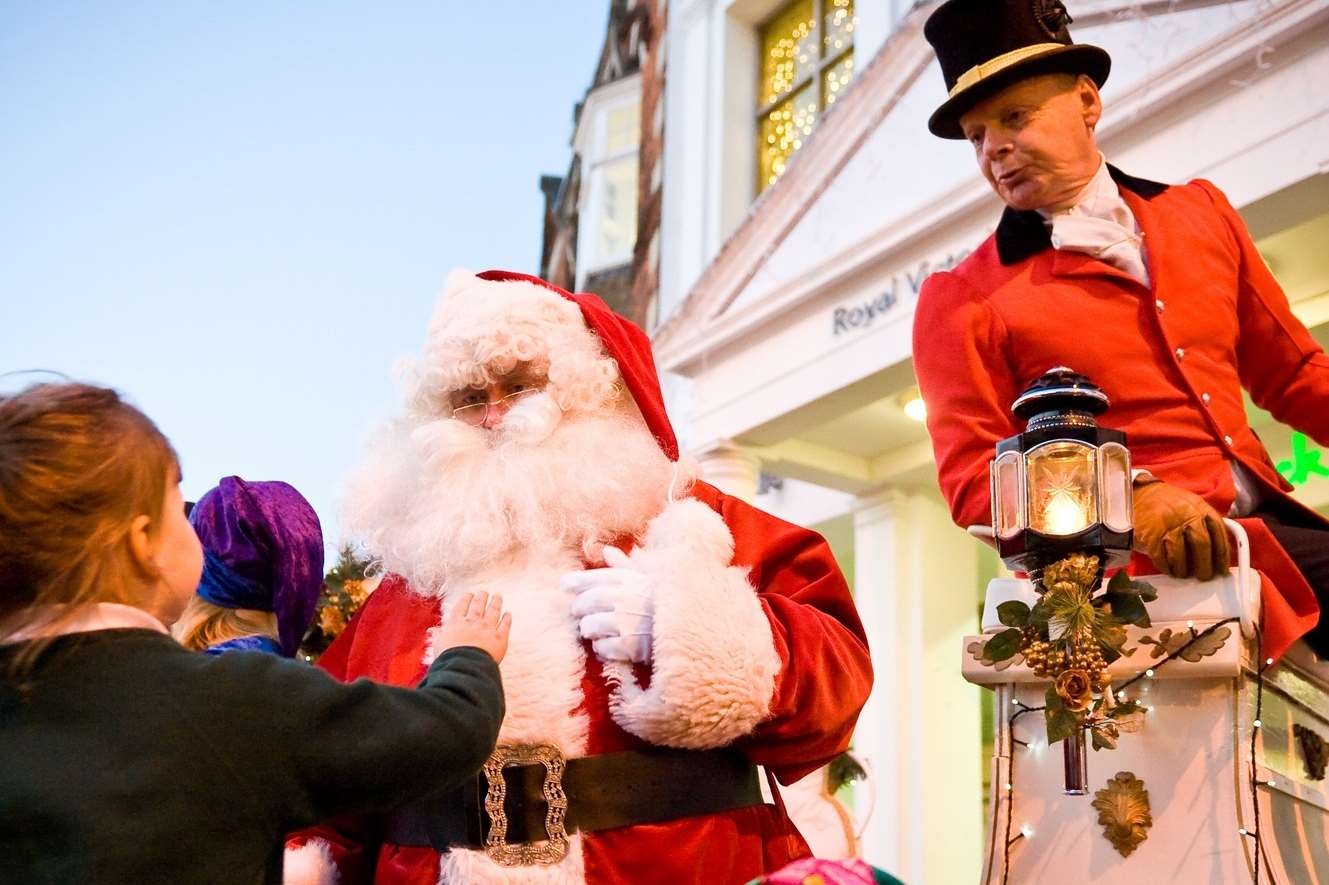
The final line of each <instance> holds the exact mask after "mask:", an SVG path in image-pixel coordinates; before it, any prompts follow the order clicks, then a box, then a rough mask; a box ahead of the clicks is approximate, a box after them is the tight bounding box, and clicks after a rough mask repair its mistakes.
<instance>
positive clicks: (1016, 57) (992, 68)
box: [946, 43, 1066, 99]
mask: <svg viewBox="0 0 1329 885" xmlns="http://www.w3.org/2000/svg"><path fill="white" fill-rule="evenodd" d="M1065 48H1066V44H1065V43H1035V44H1033V45H1032V46H1021V47H1020V48H1019V49H1012V50H1011V51H1010V52H1004V53H1002V54H1001V55H999V56H997V57H996V58H992V59H988V60H987V61H985V62H982V63H981V64H976V65H974V66H973V67H972V68H970V69H969V70H967V71H965V72H964V73H963V74H961V75H960V76H959V77H958V78H956V81H955V86H953V87H952V88H951V91H950V92H949V93H948V94H947V96H946V97H947V98H948V99H950V98H955V96H957V95H959V94H960V93H961V92H964V91H965V90H966V89H968V88H969V87H971V86H974V85H975V84H977V83H979V82H980V81H982V80H985V79H986V78H988V77H991V76H992V75H993V74H996V73H998V72H999V71H1004V70H1005V69H1006V68H1009V67H1010V66H1011V65H1013V64H1015V63H1016V62H1020V61H1024V60H1025V59H1026V58H1032V57H1033V56H1035V55H1042V54H1043V53H1045V52H1047V51H1049V50H1052V49H1065Z"/></svg>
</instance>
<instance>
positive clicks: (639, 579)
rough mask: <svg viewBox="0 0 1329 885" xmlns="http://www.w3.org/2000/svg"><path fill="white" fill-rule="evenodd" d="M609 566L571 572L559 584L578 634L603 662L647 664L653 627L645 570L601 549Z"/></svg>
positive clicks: (616, 552)
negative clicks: (573, 595) (567, 597)
mask: <svg viewBox="0 0 1329 885" xmlns="http://www.w3.org/2000/svg"><path fill="white" fill-rule="evenodd" d="M604 556H605V565H606V566H608V568H594V569H586V570H585V571H580V572H569V573H568V574H566V575H564V576H563V577H562V579H561V580H560V581H559V586H560V587H562V589H563V590H565V591H568V590H570V591H572V592H573V593H576V594H577V597H576V598H575V599H573V600H572V616H573V617H575V618H577V619H578V622H577V630H578V632H579V633H580V634H581V637H582V638H583V639H589V640H590V641H591V647H592V648H593V649H595V654H596V656H597V657H599V658H600V660H602V661H606V662H607V661H630V662H632V663H634V664H649V663H650V662H651V635H652V634H651V623H652V616H653V615H654V614H655V588H654V587H653V586H652V582H651V579H650V578H649V577H647V575H646V574H645V573H644V572H640V571H638V570H637V569H634V568H632V567H631V565H630V564H629V562H630V561H629V559H628V556H627V554H626V553H624V552H623V551H622V550H619V549H618V548H617V547H605V550H604Z"/></svg>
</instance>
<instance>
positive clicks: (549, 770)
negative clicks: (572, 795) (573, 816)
mask: <svg viewBox="0 0 1329 885" xmlns="http://www.w3.org/2000/svg"><path fill="white" fill-rule="evenodd" d="M566 761H567V760H565V759H564V758H563V754H562V753H560V752H559V751H558V748H557V747H555V746H552V745H550V744H513V745H510V746H503V747H498V748H496V749H495V750H494V752H493V753H492V754H491V755H490V757H489V758H488V759H487V760H485V767H484V773H485V780H486V781H487V782H488V783H489V789H488V790H486V791H485V813H486V814H488V815H489V821H490V823H489V835H488V836H487V837H486V838H485V854H487V855H489V858H490V860H492V861H494V862H495V863H498V864H501V865H503V866H505V867H515V866H526V865H528V864H541V865H546V864H554V863H558V862H559V861H560V860H562V859H563V858H565V857H567V854H568V831H567V829H565V827H564V821H565V819H566V818H567V813H568V796H567V793H565V792H563V768H564V765H565V764H566ZM536 764H539V765H543V766H544V767H545V776H544V783H543V784H541V788H540V789H541V792H542V793H543V794H544V799H545V802H546V803H547V804H548V810H547V811H546V812H545V833H546V834H547V835H548V836H549V838H548V839H546V840H544V841H541V842H518V843H516V844H508V841H507V835H508V816H507V813H506V812H505V811H504V810H503V800H504V799H505V798H507V795H508V785H507V782H506V781H504V780H503V769H505V768H512V767H514V766H518V765H536Z"/></svg>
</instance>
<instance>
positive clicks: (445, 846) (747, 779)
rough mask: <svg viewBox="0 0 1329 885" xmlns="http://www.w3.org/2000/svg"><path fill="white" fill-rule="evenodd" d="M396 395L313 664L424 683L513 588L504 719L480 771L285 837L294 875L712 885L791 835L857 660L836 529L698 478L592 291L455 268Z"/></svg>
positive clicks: (776, 861)
mask: <svg viewBox="0 0 1329 885" xmlns="http://www.w3.org/2000/svg"><path fill="white" fill-rule="evenodd" d="M406 386H407V393H406V400H405V408H404V410H403V412H402V414H401V415H400V416H399V417H398V418H397V419H396V420H394V421H393V422H392V423H391V424H390V425H389V426H388V427H387V428H385V429H384V430H383V431H381V432H380V433H379V434H378V435H377V436H376V437H375V438H374V439H373V441H372V444H371V447H370V453H369V456H368V458H367V459H366V461H365V463H364V464H363V466H362V468H361V469H360V471H359V472H358V474H357V475H356V476H355V478H354V479H353V481H352V484H351V488H350V494H349V497H348V508H347V513H346V524H347V528H348V530H349V531H350V532H351V533H352V534H353V535H354V536H356V537H358V538H360V539H362V540H363V541H364V542H365V543H366V545H367V547H368V548H369V550H370V551H371V552H372V553H373V554H374V555H375V556H377V557H378V558H380V559H381V561H382V563H383V567H384V569H385V570H386V571H387V572H388V576H387V577H386V578H385V579H384V581H383V583H382V584H381V585H380V586H379V588H378V590H376V591H375V593H374V594H373V596H371V597H370V600H369V602H368V603H366V605H365V607H364V609H363V610H362V611H361V612H360V614H359V615H358V616H357V617H356V618H355V620H353V621H352V622H351V624H350V625H349V626H348V627H347V628H346V630H345V632H344V633H343V634H342V636H341V637H339V638H338V640H337V641H336V642H335V643H334V644H333V645H332V647H331V648H329V650H328V651H327V652H326V653H325V655H324V656H323V657H322V658H321V659H320V661H319V664H320V666H322V667H324V668H325V669H327V670H328V671H329V672H330V673H332V674H333V675H334V676H336V677H338V678H340V679H343V680H352V679H356V678H358V677H362V676H364V677H368V678H370V679H373V680H376V681H380V682H386V683H391V684H395V685H414V684H415V683H416V682H417V681H418V680H419V679H420V677H421V675H422V674H423V673H424V670H425V667H426V665H427V664H428V663H429V661H431V660H433V658H434V656H435V654H436V651H437V650H436V649H435V648H434V647H433V645H434V643H433V641H432V637H431V634H432V632H433V630H434V628H436V627H437V626H438V625H439V624H440V623H441V622H442V621H445V620H446V619H447V618H448V616H449V609H450V604H451V602H452V601H453V600H454V599H455V598H456V597H457V596H459V595H460V594H461V593H463V592H487V593H491V594H502V596H503V598H504V601H505V605H506V608H507V609H508V610H509V611H510V612H511V613H512V616H513V627H512V635H511V640H510V646H509V650H508V654H507V657H506V658H505V659H504V660H503V663H502V668H501V669H502V675H503V683H504V689H505V692H506V697H507V717H506V719H505V721H504V723H503V727H502V731H501V732H500V735H499V747H498V750H497V751H496V752H495V754H494V756H493V757H491V758H490V760H489V762H488V764H487V765H486V767H485V770H484V771H483V772H482V773H481V774H479V775H478V776H477V777H476V778H475V779H474V782H473V783H471V784H469V785H468V786H467V787H466V788H464V789H462V790H460V791H458V792H456V793H453V794H449V795H445V796H438V797H434V798H433V799H432V800H430V801H428V802H424V803H418V804H417V805H414V806H410V807H406V808H398V809H394V810H387V811H385V813H384V814H382V815H380V816H377V817H375V818H373V819H356V820H339V821H335V822H332V823H330V824H328V825H325V826H322V827H319V828H316V829H314V830H311V831H307V832H304V833H301V834H298V835H297V836H296V837H294V838H293V839H292V840H291V843H290V845H289V850H288V853H287V879H286V881H287V882H330V881H340V882H343V883H350V882H370V881H372V882H378V883H420V885H424V883H429V885H433V883H550V885H553V883H592V885H595V883H629V882H630V883H647V882H667V883H687V882H705V883H708V885H715V883H742V882H746V881H748V880H749V879H751V878H753V877H755V876H758V875H761V874H762V873H765V872H770V871H774V870H777V869H779V868H780V867H781V866H783V865H784V864H786V863H788V862H789V861H790V860H791V859H794V858H797V857H799V856H802V855H805V854H807V853H808V851H807V846H806V844H805V843H804V841H803V839H802V838H801V837H800V836H799V834H798V832H797V830H796V829H795V828H794V827H793V825H792V824H790V822H789V819H788V816H787V815H786V814H785V812H784V809H783V806H782V804H781V803H780V801H779V794H778V789H775V786H774V781H776V780H778V781H779V782H780V783H784V784H788V783H791V782H793V781H795V780H797V779H798V778H800V777H802V776H803V775H805V774H807V773H808V772H810V771H812V770H813V769H815V768H817V767H819V766H821V765H823V764H824V763H825V762H827V761H828V760H829V759H831V758H832V757H834V756H835V755H837V754H838V753H840V752H841V751H843V750H844V749H845V747H846V746H847V744H848V742H849V736H850V733H851V731H852V729H853V726H854V721H855V719H856V718H857V716H858V713H859V710H860V709H861V707H862V705H863V703H864V701H865V700H866V698H867V695H868V690H869V687H870V685H871V679H872V676H871V665H870V663H869V660H868V650H867V644H866V640H865V638H864V635H863V629H862V626H861V624H860V622H859V619H858V615H857V613H856V612H855V610H854V605H853V601H852V599H851V598H850V594H849V589H848V587H847V586H846V584H845V580H844V577H843V576H842V575H841V573H840V570H839V568H838V567H837V566H836V564H835V561H834V559H833V558H832V556H831V552H830V549H829V548H828V546H827V545H826V543H825V541H824V540H823V539H822V538H821V537H819V536H818V535H816V534H815V533H813V532H810V531H807V530H805V529H802V528H798V527H796V526H793V525H790V524H788V523H785V522H782V521H780V520H778V519H776V518H774V517H772V516H769V515H767V514H765V513H762V512H761V511H759V510H756V509H754V508H753V507H750V506H749V505H747V504H745V503H743V502H742V501H740V500H737V499H735V498H731V497H729V496H727V495H725V494H723V493H721V492H719V491H718V490H716V489H715V488H713V487H711V486H709V485H707V484H706V483H704V482H701V481H698V480H697V479H696V478H695V477H694V472H693V469H692V467H691V466H690V465H688V464H686V463H684V462H681V461H680V460H679V456H678V445H677V442H676V440H675V437H674V433H673V430H672V428H671V427H670V425H669V421H668V418H667V417H666V415H665V411H664V404H663V399H662V396H661V393H660V387H659V381H658V379H657V377H656V373H655V366H654V361H653V359H652V357H651V351H650V343H649V340H648V339H647V337H646V335H645V334H644V333H643V332H642V331H641V330H640V329H639V328H637V327H636V326H635V325H633V324H632V323H630V322H628V321H627V320H625V319H623V318H622V317H619V316H618V315H616V314H614V313H613V312H611V311H610V310H609V309H608V308H607V307H606V306H605V304H604V303H603V302H602V301H601V300H600V299H599V298H597V297H596V296H594V295H588V294H570V293H568V292H564V291H562V290H561V289H558V288H556V287H554V286H552V285H549V284H548V283H545V282H544V281H542V280H539V279H537V278H535V277H529V276H525V275H522V274H514V273H506V272H498V271H490V272H486V273H482V274H480V275H478V276H474V275H470V274H465V273H458V274H454V275H453V277H452V278H451V279H450V280H449V283H448V286H447V290H446V292H445V293H444V295H443V297H442V299H441V301H440V303H439V306H438V309H437V311H436V313H435V315H434V317H433V319H432V321H431V323H430V325H429V332H428V341H427V343H426V346H425V351H424V355H423V358H422V359H421V360H420V361H419V362H418V364H416V365H415V366H413V367H411V368H410V369H409V370H408V372H407V385H406ZM762 769H764V772H765V776H766V777H767V778H768V779H770V783H771V787H772V790H773V791H774V796H773V800H772V801H767V800H764V799H763V797H762V792H761V788H760V782H761V781H760V778H761V777H762V776H763V775H762ZM334 776H335V775H334V774H333V773H329V777H334Z"/></svg>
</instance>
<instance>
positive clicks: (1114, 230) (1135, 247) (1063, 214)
mask: <svg viewBox="0 0 1329 885" xmlns="http://www.w3.org/2000/svg"><path fill="white" fill-rule="evenodd" d="M1038 211H1039V213H1040V214H1041V215H1042V216H1043V217H1044V218H1045V219H1046V220H1047V223H1048V226H1049V227H1050V228H1051V229H1052V248H1054V249H1062V250H1066V251H1070V252H1083V253H1085V254H1086V255H1092V256H1093V257H1094V258H1097V259H1098V260H1099V261H1102V262H1103V263H1105V264H1110V265H1112V266H1113V267H1115V268H1117V269H1118V270H1123V271H1125V272H1126V273H1128V274H1130V275H1131V276H1132V277H1134V278H1135V279H1137V280H1139V281H1140V282H1141V283H1143V284H1144V285H1146V286H1148V285H1149V270H1148V267H1147V266H1146V265H1145V259H1144V237H1143V236H1142V235H1141V234H1140V231H1139V226H1138V225H1137V224H1136V223H1135V216H1134V215H1132V214H1131V207H1130V206H1127V205H1126V201H1125V200H1124V199H1123V198H1122V196H1121V192H1120V191H1118V190H1117V183H1116V182H1115V181H1113V180H1112V176H1111V175H1109V174H1108V167H1107V161H1106V160H1104V159H1103V155H1102V154H1099V165H1098V172H1096V173H1094V177H1093V178H1091V179H1090V180H1089V183H1088V184H1086V185H1085V186H1084V190H1082V191H1080V194H1079V196H1077V197H1076V198H1075V205H1073V206H1071V207H1070V208H1069V209H1063V210H1061V211H1059V212H1046V211H1044V210H1042V209H1040V210H1038Z"/></svg>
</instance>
